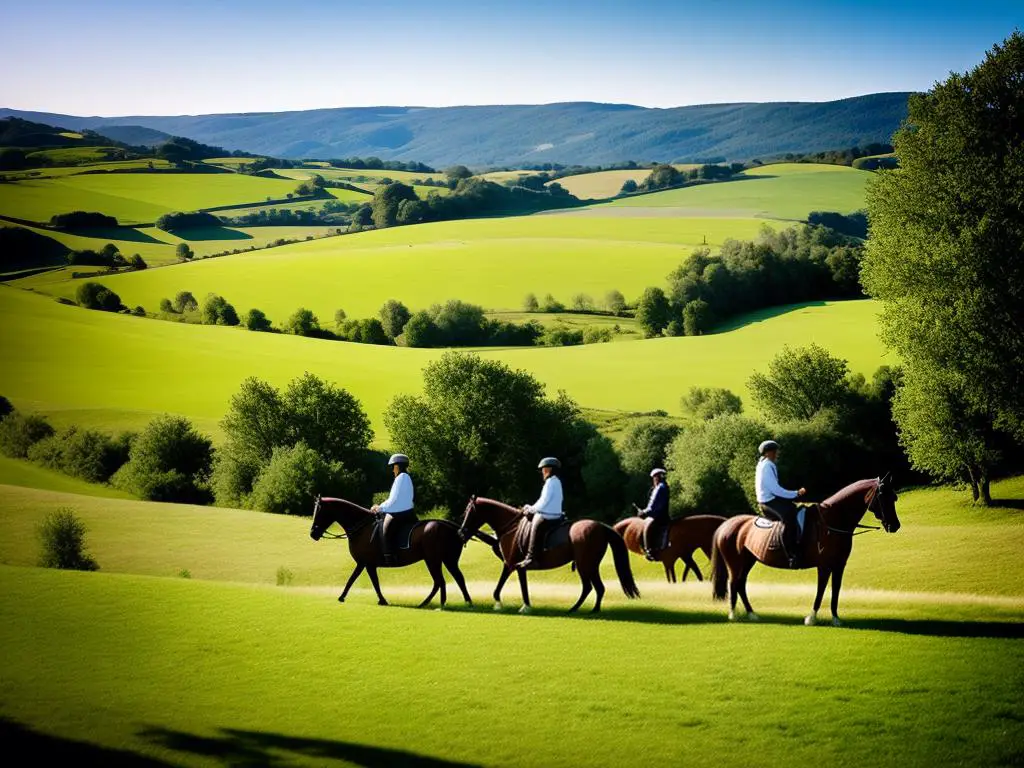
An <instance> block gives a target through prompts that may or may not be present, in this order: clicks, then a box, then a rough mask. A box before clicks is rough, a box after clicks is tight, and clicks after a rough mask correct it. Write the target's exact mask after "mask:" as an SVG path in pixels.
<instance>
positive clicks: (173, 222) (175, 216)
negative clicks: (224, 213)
mask: <svg viewBox="0 0 1024 768" xmlns="http://www.w3.org/2000/svg"><path fill="white" fill-rule="evenodd" d="M220 225H221V221H220V219H218V218H217V217H216V216H214V215H213V214H212V213H199V212H196V213H179V212H175V213H165V214H164V215H163V216H161V217H160V218H159V219H157V220H156V226H157V229H162V230H164V231H165V232H174V231H175V230H179V229H196V228H199V227H219V226H220ZM179 245H181V244H179Z"/></svg>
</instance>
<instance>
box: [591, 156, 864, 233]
mask: <svg viewBox="0 0 1024 768" xmlns="http://www.w3.org/2000/svg"><path fill="white" fill-rule="evenodd" d="M869 178H870V174H869V173H868V172H867V171H858V170H855V169H853V168H848V167H845V166H840V165H822V164H812V163H780V164H777V165H766V166H763V167H760V168H755V169H752V170H749V171H745V172H744V173H743V174H742V175H740V176H739V177H737V178H736V179H735V180H733V181H724V182H715V183H712V184H698V185H695V186H690V187H683V188H682V189H672V190H668V191H665V192H653V193H651V194H647V195H636V196H634V197H629V198H625V199H621V200H615V201H613V202H611V203H607V204H606V205H605V206H602V209H611V208H616V209H618V208H622V209H631V210H637V211H643V212H642V213H640V215H655V209H671V211H672V213H671V214H669V213H668V212H667V211H664V210H662V211H661V215H678V216H711V215H723V216H754V217H760V218H769V219H785V220H794V221H801V220H803V219H806V218H807V214H809V213H810V212H811V211H838V212H840V213H851V212H853V211H856V210H859V209H861V208H863V207H864V189H865V185H866V184H867V180H868V179H869ZM644 209H652V210H651V211H647V210H644Z"/></svg>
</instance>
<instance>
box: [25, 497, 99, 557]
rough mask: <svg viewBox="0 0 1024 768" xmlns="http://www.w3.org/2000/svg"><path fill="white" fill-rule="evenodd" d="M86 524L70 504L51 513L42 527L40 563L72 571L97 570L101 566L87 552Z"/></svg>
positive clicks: (40, 528)
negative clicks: (71, 508)
mask: <svg viewBox="0 0 1024 768" xmlns="http://www.w3.org/2000/svg"><path fill="white" fill-rule="evenodd" d="M85 532H86V527H85V523H83V522H82V521H81V520H79V519H78V518H77V517H76V516H75V513H74V512H73V511H72V510H70V509H68V508H67V507H61V508H60V509H58V510H57V511H56V512H51V513H50V514H49V515H47V516H46V518H45V519H44V520H43V522H42V524H41V525H40V526H39V539H40V542H41V543H42V545H43V552H42V556H41V557H40V558H39V565H40V566H42V567H43V568H60V569H63V570H73V571H96V570H99V565H98V564H97V563H96V561H95V560H93V559H92V558H91V557H89V555H87V554H86V553H85Z"/></svg>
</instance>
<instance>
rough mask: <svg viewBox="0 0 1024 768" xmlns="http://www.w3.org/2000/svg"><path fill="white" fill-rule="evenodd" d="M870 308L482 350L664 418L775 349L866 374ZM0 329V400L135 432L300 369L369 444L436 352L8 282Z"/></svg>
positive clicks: (589, 394)
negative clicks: (653, 335)
mask: <svg viewBox="0 0 1024 768" xmlns="http://www.w3.org/2000/svg"><path fill="white" fill-rule="evenodd" d="M170 269H171V268H167V270H168V271H169V270H170ZM154 271H158V270H154ZM876 311H877V309H876V307H875V305H874V304H873V303H872V302H869V301H854V302H839V303H828V304H821V305H811V306H805V307H797V308H794V309H792V311H788V312H784V313H782V314H777V315H775V316H773V313H770V312H766V313H760V314H758V315H753V316H750V317H748V318H747V321H748V322H747V324H746V325H744V326H742V327H741V328H738V329H737V330H735V331H730V332H728V333H725V334H718V335H711V336H697V337H683V338H671V339H670V338H665V339H654V340H650V341H638V342H634V343H629V344H596V345H586V346H581V347H569V348H565V347H543V348H540V347H536V348H520V349H497V350H488V351H486V352H484V353H483V354H485V355H486V356H488V357H493V358H497V359H500V360H504V361H506V362H507V363H508V364H509V365H511V366H512V367H514V368H521V369H524V370H527V371H529V372H531V373H532V374H534V375H535V376H537V377H538V378H539V379H540V380H541V381H544V382H545V383H546V384H547V386H548V388H549V391H550V392H551V393H554V392H555V391H557V390H559V389H564V390H566V391H567V392H568V393H569V395H571V396H572V397H574V398H575V399H576V400H577V401H578V402H579V403H580V404H581V405H584V406H587V407H592V408H599V409H603V410H615V411H650V410H654V409H659V408H660V409H665V410H667V411H670V412H673V413H675V412H677V409H678V402H679V397H680V396H681V395H682V394H683V393H684V392H685V391H686V390H687V389H688V388H689V387H691V386H695V385H701V386H720V387H728V388H730V389H732V390H734V391H736V392H737V393H740V394H745V387H744V385H745V382H746V380H747V378H748V377H749V375H750V374H751V373H752V372H753V371H755V370H759V369H763V368H764V367H765V366H766V365H767V363H768V361H769V360H771V358H772V357H773V356H774V355H775V354H776V353H777V352H778V351H779V350H780V349H781V348H782V347H783V346H784V345H786V344H790V345H794V346H796V345H804V344H808V343H811V342H816V343H818V344H820V345H822V346H824V347H825V348H827V349H829V350H830V351H831V352H833V353H834V354H836V355H839V356H841V357H843V358H846V359H848V360H849V362H850V367H851V369H852V370H853V371H859V372H861V373H865V374H870V373H871V372H872V371H874V370H875V368H877V367H878V366H879V365H881V364H882V363H884V362H891V359H889V358H886V356H885V355H884V352H883V349H882V346H881V343H880V342H879V341H878V338H877V332H876V328H875V313H876ZM0 325H2V326H3V328H4V330H5V333H4V335H3V337H2V338H0V359H3V360H4V361H5V364H4V365H3V366H2V367H0V393H3V394H4V396H5V397H7V398H9V399H10V400H11V401H12V402H13V403H14V404H15V406H16V407H18V408H23V409H26V410H39V411H43V412H45V413H47V414H49V415H51V416H52V417H53V419H54V421H55V422H56V423H60V424H67V423H79V424H83V425H86V424H87V425H98V426H102V427H104V428H107V429H119V428H128V427H131V428H138V427H140V426H142V425H144V424H145V423H147V422H148V421H149V420H150V419H151V418H152V417H153V416H154V415H156V414H159V413H165V412H170V413H180V414H183V415H186V416H188V417H189V418H191V419H193V420H195V421H196V423H197V424H198V425H199V426H200V428H201V429H203V430H204V431H206V432H209V433H210V434H214V435H216V434H217V424H218V422H219V421H220V419H221V418H222V417H223V415H224V413H225V410H226V408H227V403H228V400H229V398H230V397H231V395H232V394H233V393H234V392H235V391H236V390H237V388H238V386H239V384H240V383H241V381H242V380H243V379H244V378H245V377H247V376H259V377H261V378H264V379H267V380H270V381H272V382H274V383H275V384H278V385H283V384H285V383H287V382H288V381H289V380H291V379H292V378H294V377H295V376H298V375H301V374H302V373H303V372H304V371H310V372H312V373H315V374H317V375H319V376H323V377H325V378H327V379H329V380H332V381H336V382H337V383H338V384H340V385H341V386H343V387H345V388H347V389H349V390H350V391H351V392H352V393H353V394H354V395H355V396H356V397H358V398H359V399H360V400H361V401H362V403H363V406H364V407H365V408H366V410H367V412H368V413H369V415H370V417H371V419H372V421H373V422H374V425H375V428H376V429H377V430H378V434H379V436H380V435H381V434H382V425H381V421H380V417H381V413H382V412H383V410H384V408H385V407H386V406H387V404H388V403H389V402H390V400H391V398H392V397H393V396H394V395H395V394H398V393H399V392H412V391H418V390H419V388H420V385H421V381H420V371H421V370H422V368H423V366H424V365H425V364H426V362H427V361H428V360H432V359H434V358H436V357H437V356H438V355H440V354H441V353H442V350H422V349H404V348H394V347H381V346H373V345H365V344H348V343H343V342H334V341H322V340H317V339H302V338H295V337H291V336H285V335H279V334H262V333H253V332H249V331H244V330H242V329H240V328H224V327H216V326H187V325H183V324H179V323H169V322H162V321H158V320H151V319H145V318H135V317H128V316H123V315H112V314H108V313H104V312H95V311H90V310H84V309H79V308H77V307H68V306H62V305H60V304H58V303H57V302H55V301H53V300H52V299H49V298H46V297H42V296H38V295H33V294H31V293H28V292H26V291H20V290H17V289H15V288H10V287H0ZM654 369H657V371H658V375H657V376H652V375H651V371H652V370H654ZM55 372H59V374H55ZM71 382H73V383H71Z"/></svg>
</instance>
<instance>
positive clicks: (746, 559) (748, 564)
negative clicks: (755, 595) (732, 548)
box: [736, 550, 758, 621]
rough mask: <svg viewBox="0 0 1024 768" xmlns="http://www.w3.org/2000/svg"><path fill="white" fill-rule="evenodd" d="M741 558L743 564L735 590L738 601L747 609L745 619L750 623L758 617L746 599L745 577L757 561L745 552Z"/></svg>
mask: <svg viewBox="0 0 1024 768" xmlns="http://www.w3.org/2000/svg"><path fill="white" fill-rule="evenodd" d="M741 557H743V563H742V565H741V566H740V577H739V579H738V582H739V583H738V584H737V585H736V589H737V591H738V592H739V593H740V599H741V600H742V601H743V607H744V608H746V609H747V618H748V619H750V620H751V621H757V619H758V616H757V614H756V613H754V609H753V608H751V607H750V600H748V599H747V576H749V575H750V571H751V569H752V568H753V567H754V565H755V564H756V563H757V560H756V559H755V558H754V556H753V555H752V554H750V553H749V552H747V551H746V550H743V552H742V553H741Z"/></svg>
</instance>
